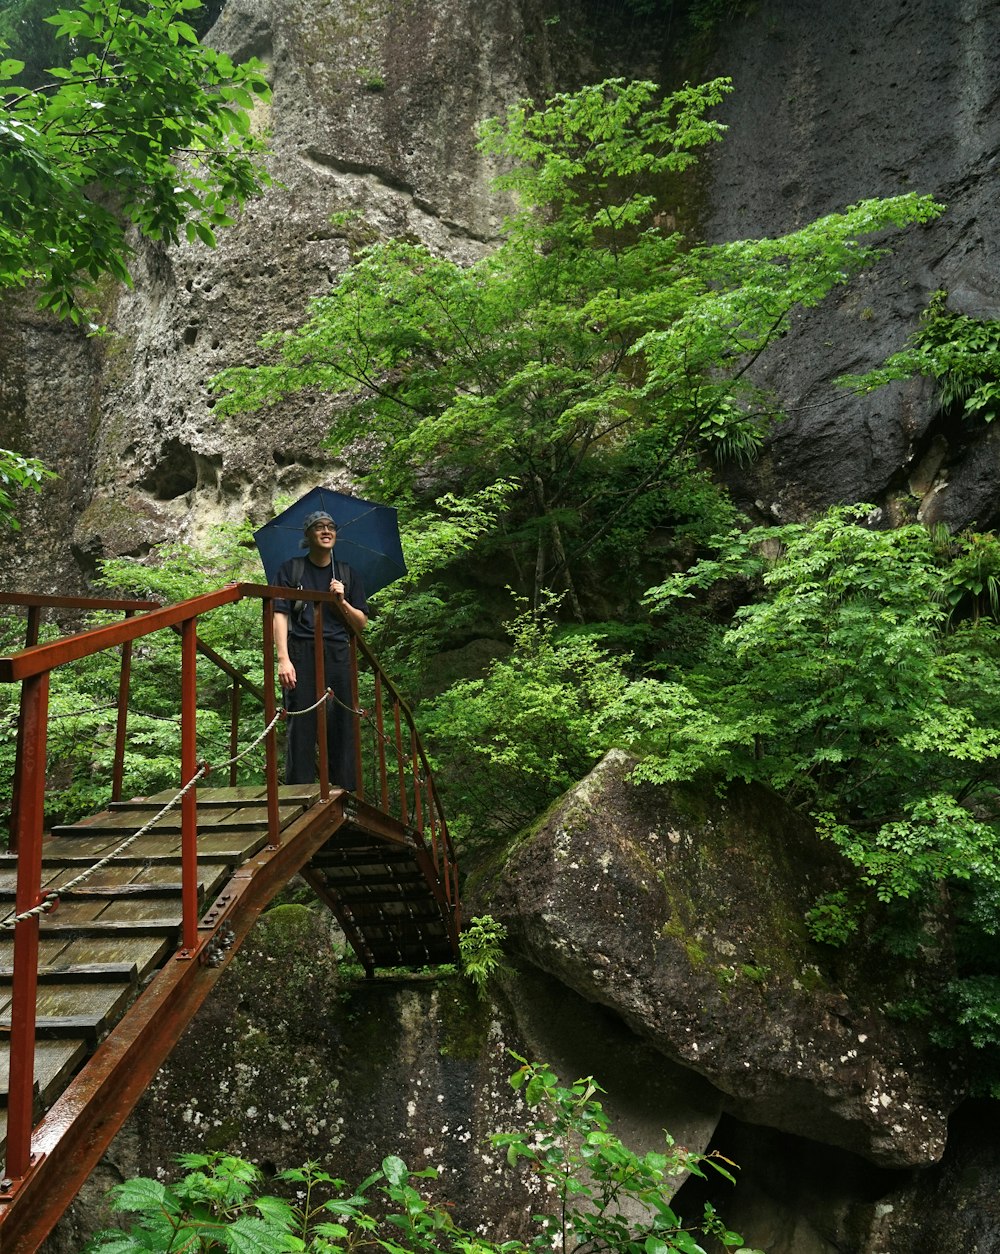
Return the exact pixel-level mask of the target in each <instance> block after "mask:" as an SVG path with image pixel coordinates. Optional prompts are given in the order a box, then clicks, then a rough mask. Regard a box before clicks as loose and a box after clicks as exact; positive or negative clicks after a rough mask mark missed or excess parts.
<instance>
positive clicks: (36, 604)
mask: <svg viewBox="0 0 1000 1254" xmlns="http://www.w3.org/2000/svg"><path fill="white" fill-rule="evenodd" d="M0 605H9V606H11V607H12V608H15V609H26V610H27V611H28V615H27V620H26V623H25V631H24V647H25V648H30V647H31V646H32V645H35V644H37V643H38V636H39V632H40V628H41V618H42V610H46V609H69V610H77V611H78V612H86V613H93V612H95V611H97V610H106V611H116V612H119V613H121V612H124V614H125V616H126V617H131V615H133V614H135V613H138V612H140V611H144V610H155V609H159V605H160V603H159V602H158V601H130V600H120V599H114V598H112V599H109V598H107V597H63V596H48V595H44V594H36V593H30V592H0ZM131 665H132V654H131V646H130V645H128V644H126V645H124V646H123V648H122V656H121V661H120V664H119V672H118V702H117V714H116V725H115V766H114V772H113V775H112V784H111V799H112V801H118V800H120V798H121V784H122V770H121V764H122V761H123V760H124V756H125V725H126V719H127V717H128V687H129V672H130V670H131ZM25 724H26V711H25V708H24V689H23V688H22V700H21V709H20V714H19V717H18V721H17V741H16V745H15V749H14V763H15V766H14V782H13V787H12V789H11V798H10V847H11V849H16V848H17V830H18V819H17V814H18V809H19V807H20V804H21V791H20V781H21V770H20V762H21V758H22V756H23V754H24V728H25Z"/></svg>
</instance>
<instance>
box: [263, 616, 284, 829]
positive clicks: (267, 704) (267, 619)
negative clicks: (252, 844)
mask: <svg viewBox="0 0 1000 1254" xmlns="http://www.w3.org/2000/svg"><path fill="white" fill-rule="evenodd" d="M261 604H262V606H263V609H264V726H265V727H268V726H270V724H271V721H272V719H273V718H274V716H275V713H276V712H277V708H276V703H275V700H274V602H273V601H272V600H271V599H270V598H267V599H265V600H264V601H262V602H261ZM276 735H277V732H276V729H275V728H274V727H272V728H271V730H270V731H269V732H268V734H267V740H266V741H265V744H264V752H265V758H264V762H265V767H264V770H265V778H266V781H267V842H268V844H269V845H272V846H274V845H277V843H278V841H279V840H280V838H281V832H280V819H279V814H278V750H277V747H276V745H275V737H276Z"/></svg>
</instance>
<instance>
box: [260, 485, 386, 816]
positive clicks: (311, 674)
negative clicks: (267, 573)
mask: <svg viewBox="0 0 1000 1254" xmlns="http://www.w3.org/2000/svg"><path fill="white" fill-rule="evenodd" d="M303 530H304V532H305V538H304V540H303V541H302V545H303V547H304V548H308V550H309V553H308V555H307V556H306V557H293V558H290V559H289V560H288V561H287V562H285V563H283V564H282V566H281V567H280V568H279V570H278V573H277V575H276V577H275V580H274V582H275V584H276V585H277V586H278V587H284V588H302V589H308V590H309V591H313V592H333V593H335V594H336V596H337V598H338V600H339V602H340V606H341V608H342V609H343V611H344V614H345V616H346V618H347V620H348V622H350V624H351V626H352V627H353V628H354V630H355V631H357V632H359V633H360V632H362V631H364V629H365V627H366V626H367V624H368V601H367V598H366V597H365V590H364V587H363V586H362V583H361V579H360V578H359V576H358V575H357V573H356V572H355V571H353V570H352V569H351V567H350V566H348V565H347V564H346V563H344V562H338V561H336V559H335V557H334V546H335V544H336V542H337V524H336V523H335V522H334V520H333V519H332V518H331V517H330V515H329V514H327V513H326V512H325V511H323V510H316V511H315V512H314V513H312V514H309V515H308V517H307V518H306V519H305V522H304V524H303ZM313 609H314V606H313V603H312V602H311V601H293V600H292V599H291V598H289V599H288V600H281V601H275V603H274V643H275V649H276V651H277V654H278V682H279V683H280V684H281V686H282V688H283V689H284V691H285V705H286V708H287V709H288V710H289V711H290V712H292V711H295V710H302V709H307V708H308V707H309V706H311V705H312V704H313V703H314V702H315V701H316V697H317V693H316V692H315V673H316V672H315V665H314V662H313ZM323 664H324V668H325V683H326V685H327V687H328V688H332V689H333V699H332V700H331V701H329V702H328V703H327V707H326V740H327V744H326V751H327V761H328V763H329V768H330V783H331V784H332V785H334V786H339V787H341V788H346V789H348V791H353V790H354V788H355V787H356V786H357V780H356V779H355V751H354V746H355V736H356V734H357V733H356V729H355V715H354V711H353V708H352V702H351V670H350V649H349V645H348V639H347V631H346V629H345V627H344V624H343V623H342V622H341V620H340V618H339V617H338V616H337V615H336V614H335V613H333V612H332V611H331V610H330V609H329V607H328V608H327V612H326V613H324V614H323ZM287 733H288V734H287V741H286V744H287V755H286V763H285V782H286V783H288V784H311V783H312V782H313V780H314V779H315V778H316V712H315V711H313V712H312V713H310V714H300V715H299V716H298V717H296V718H289V719H288V720H287Z"/></svg>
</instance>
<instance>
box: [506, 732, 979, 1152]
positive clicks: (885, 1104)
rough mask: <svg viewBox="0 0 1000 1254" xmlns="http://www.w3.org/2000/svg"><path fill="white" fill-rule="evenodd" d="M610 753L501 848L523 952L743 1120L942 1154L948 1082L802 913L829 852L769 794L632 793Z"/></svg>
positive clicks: (873, 984) (856, 1145) (862, 1146)
mask: <svg viewBox="0 0 1000 1254" xmlns="http://www.w3.org/2000/svg"><path fill="white" fill-rule="evenodd" d="M629 769H630V762H629V760H628V759H627V758H626V757H625V756H624V755H622V754H620V753H617V752H615V753H612V754H609V755H608V757H606V758H605V759H604V761H603V762H602V763H601V764H600V765H599V766H598V767H597V768H596V769H595V771H594V772H593V773H592V774H591V775H590V776H589V777H588V778H587V779H586V780H584V781H583V782H582V783H581V784H580V785H578V787H577V788H575V789H573V790H572V791H571V792H570V793H568V794H567V795H566V796H565V797H564V798H563V799H562V800H561V801H560V802H558V803H557V804H556V805H555V806H554V807H553V808H552V809H551V810H550V811H549V813H548V814H547V815H546V816H545V818H544V820H543V821H542V822H541V823H540V825H539V826H538V827H537V828H536V830H535V831H533V832H532V833H531V835H530V836H529V837H527V838H526V839H524V840H523V842H521V843H520V844H518V846H517V847H516V849H515V850H514V852H513V853H512V854H511V856H510V858H509V861H508V862H507V864H506V866H505V868H504V870H503V872H502V874H501V876H500V881H499V886H498V887H497V889H496V890H495V897H494V900H492V901H491V903H490V904H491V908H492V909H493V910H494V912H497V911H499V912H500V913H501V914H502V916H503V918H504V920H505V921H506V922H507V924H508V926H509V927H510V929H511V932H512V935H513V936H514V937H515V938H516V942H517V944H518V946H519V948H520V949H521V950H522V952H523V953H524V954H525V955H526V956H527V957H528V958H529V959H530V960H531V961H532V962H533V963H535V964H536V965H538V966H539V967H540V968H541V969H542V970H544V971H547V972H548V973H549V974H551V975H553V976H555V977H556V978H558V979H559V980H561V981H562V982H563V983H565V984H566V985H567V986H568V987H570V988H572V989H574V990H575V991H576V992H577V993H579V994H580V995H581V996H582V997H585V998H586V999H588V1000H590V1001H595V1002H598V1003H599V1004H601V1005H603V1006H607V1007H609V1008H611V1009H612V1010H613V1011H615V1012H616V1013H617V1014H619V1015H620V1016H621V1017H622V1018H623V1019H624V1020H625V1022H626V1023H628V1024H629V1025H630V1026H631V1027H632V1028H633V1029H634V1030H635V1031H636V1032H637V1033H638V1034H639V1035H640V1036H642V1037H643V1038H644V1039H646V1040H648V1041H650V1042H651V1043H652V1044H654V1045H655V1046H656V1047H657V1048H658V1049H659V1050H660V1051H662V1053H664V1054H665V1055H666V1056H667V1058H669V1059H670V1060H672V1061H673V1062H676V1063H681V1064H683V1065H684V1066H687V1067H689V1068H691V1070H693V1071H695V1072H697V1073H698V1074H699V1075H701V1076H703V1077H704V1078H705V1079H707V1080H708V1081H710V1082H711V1084H713V1085H714V1086H715V1087H716V1088H717V1089H719V1090H721V1092H722V1093H723V1094H724V1095H725V1098H724V1102H725V1107H726V1108H727V1109H728V1110H729V1111H730V1112H731V1113H733V1114H735V1115H737V1116H738V1117H739V1118H740V1119H743V1120H748V1121H750V1122H754V1123H763V1124H767V1125H769V1126H771V1127H775V1128H780V1129H782V1130H784V1131H786V1132H793V1133H797V1134H798V1135H800V1136H805V1137H810V1138H813V1139H816V1140H819V1141H824V1142H826V1143H828V1144H830V1145H836V1146H840V1147H842V1148H844V1149H849V1150H851V1151H853V1152H855V1153H858V1154H862V1155H864V1156H865V1157H867V1158H869V1159H871V1160H872V1161H873V1162H876V1163H881V1164H883V1165H887V1166H910V1165H919V1164H927V1163H930V1162H934V1161H936V1160H937V1159H938V1158H940V1156H941V1153H942V1151H943V1149H944V1144H945V1138H946V1131H947V1118H948V1114H949V1113H950V1111H951V1109H953V1107H954V1106H955V1104H956V1102H957V1093H956V1090H955V1085H954V1079H953V1077H951V1076H950V1075H949V1072H948V1069H947V1067H946V1066H945V1065H944V1064H943V1063H941V1062H935V1061H934V1060H932V1059H928V1057H927V1056H926V1052H925V1051H921V1050H920V1049H919V1048H918V1047H917V1044H918V1043H917V1042H916V1041H915V1040H911V1039H908V1038H907V1035H906V1032H905V1030H903V1029H901V1028H900V1027H899V1026H898V1025H895V1024H893V1023H891V1022H890V1021H888V1020H887V1018H886V1016H885V1015H884V1013H883V1012H882V1009H881V1005H882V1003H883V1002H884V1000H885V999H886V998H887V996H888V994H889V988H888V985H887V984H885V983H882V982H881V981H880V980H879V979H878V978H871V977H864V976H857V975H856V976H855V977H854V983H853V985H845V984H842V983H840V982H838V981H837V980H836V979H835V978H834V976H833V975H832V973H831V971H830V969H829V965H828V961H827V960H825V959H824V955H823V951H822V948H821V947H820V946H817V945H815V944H813V943H812V942H811V941H810V940H809V938H808V936H807V934H806V931H805V927H804V923H803V916H804V914H805V912H806V910H807V909H808V908H809V907H810V906H811V905H812V903H813V901H814V900H815V898H816V896H817V895H818V893H819V892H821V891H822V890H823V888H824V887H825V886H826V876H827V871H828V867H829V854H828V852H827V851H826V849H825V848H824V847H822V846H820V844H819V842H818V841H817V839H816V837H815V836H814V834H813V833H812V831H811V829H810V828H809V826H808V825H807V824H803V823H802V822H801V821H800V820H799V819H798V818H797V816H795V815H794V814H793V813H791V812H789V811H787V810H786V809H785V808H784V807H783V806H782V805H781V803H780V802H779V801H778V799H777V798H776V797H773V796H771V795H769V794H766V793H764V792H757V791H753V790H743V789H740V788H733V789H731V790H730V793H729V797H728V799H727V800H726V801H725V802H717V801H715V800H714V799H712V798H711V797H710V796H709V797H708V798H706V797H704V796H699V794H698V793H697V792H696V791H695V790H692V789H675V790H668V789H665V788H659V789H650V788H635V787H633V786H632V785H630V784H629V783H627V782H626V776H627V774H628V771H629Z"/></svg>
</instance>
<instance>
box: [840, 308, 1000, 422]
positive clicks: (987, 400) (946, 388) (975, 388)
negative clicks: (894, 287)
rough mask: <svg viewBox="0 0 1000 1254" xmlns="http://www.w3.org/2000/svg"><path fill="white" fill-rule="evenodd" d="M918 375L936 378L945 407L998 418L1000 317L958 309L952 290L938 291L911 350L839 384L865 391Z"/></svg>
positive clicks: (988, 419) (966, 415) (986, 419)
mask: <svg viewBox="0 0 1000 1254" xmlns="http://www.w3.org/2000/svg"><path fill="white" fill-rule="evenodd" d="M914 375H923V376H924V377H925V378H930V379H934V380H936V382H937V385H938V401H939V404H940V405H941V408H942V409H952V408H953V407H954V408H956V409H957V410H958V411H959V413H961V415H962V416H963V417H964V418H966V419H979V420H980V421H982V422H992V421H993V419H994V418H995V417H996V416H997V413H998V412H1000V320H997V319H994V318H972V317H969V316H968V315H967V314H957V313H954V312H952V310H950V309H949V308H948V293H947V292H944V291H938V292H935V293H934V295H933V296H932V297H931V299H930V302H929V303H928V306H927V308H926V309H925V310H924V312H923V315H922V316H921V319H920V326H919V327H918V328H917V330H916V331H915V332H914V334H913V335H912V336H911V338H910V343H909V344H908V345H907V346H906V348H904V349H902V350H901V351H900V352H898V353H894V354H893V355H892V356H891V357H889V358H887V359H886V361H885V362H884V364H883V365H882V366H880V367H879V368H878V369H876V370H871V371H869V372H868V373H866V374H862V375H844V376H843V377H842V378H841V379H840V380H838V382H840V383H842V384H843V385H844V386H846V387H850V388H852V389H853V390H854V391H856V392H860V393H862V394H864V393H867V392H872V391H874V390H875V389H876V388H880V387H884V386H885V385H886V384H887V383H892V382H895V381H897V380H901V379H909V378H912V377H913V376H914Z"/></svg>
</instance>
